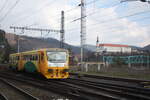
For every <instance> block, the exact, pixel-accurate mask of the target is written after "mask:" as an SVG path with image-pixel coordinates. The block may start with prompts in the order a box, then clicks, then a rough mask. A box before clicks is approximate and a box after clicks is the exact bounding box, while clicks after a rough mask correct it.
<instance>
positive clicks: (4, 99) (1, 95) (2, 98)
mask: <svg viewBox="0 0 150 100" xmlns="http://www.w3.org/2000/svg"><path fill="white" fill-rule="evenodd" d="M0 100H8V98H7V97H6V96H5V95H4V94H2V93H0Z"/></svg>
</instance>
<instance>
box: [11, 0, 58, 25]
mask: <svg viewBox="0 0 150 100" xmlns="http://www.w3.org/2000/svg"><path fill="white" fill-rule="evenodd" d="M55 1H56V0H53V1H51V2H48V3H46V4H45V5H43V6H41V7H40V8H39V9H38V10H36V11H34V12H32V15H31V14H30V15H26V16H23V17H22V18H20V19H17V20H16V21H15V22H14V23H17V22H20V21H25V20H27V19H29V18H30V17H33V16H35V15H36V14H37V13H41V11H42V10H43V9H44V7H46V6H48V5H51V4H53V3H54V2H55ZM14 23H13V24H14Z"/></svg>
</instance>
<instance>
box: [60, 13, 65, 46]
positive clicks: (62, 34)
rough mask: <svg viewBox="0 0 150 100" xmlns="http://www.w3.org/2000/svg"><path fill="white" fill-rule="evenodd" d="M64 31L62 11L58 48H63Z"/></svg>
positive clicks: (62, 14)
mask: <svg viewBox="0 0 150 100" xmlns="http://www.w3.org/2000/svg"><path fill="white" fill-rule="evenodd" d="M64 36H65V30H64V11H61V30H60V48H64V40H65V37H64Z"/></svg>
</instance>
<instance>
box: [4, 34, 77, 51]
mask: <svg viewBox="0 0 150 100" xmlns="http://www.w3.org/2000/svg"><path fill="white" fill-rule="evenodd" d="M6 38H7V40H8V42H9V44H10V45H11V47H13V48H15V49H16V50H17V40H18V39H17V38H18V37H17V35H15V34H10V33H7V34H6ZM59 46H60V41H58V40H56V39H53V38H47V39H43V38H37V37H29V36H20V52H23V51H29V50H35V49H40V48H59ZM65 48H67V49H68V48H70V49H71V50H72V51H73V53H75V54H79V53H80V47H77V46H72V45H69V44H66V43H65Z"/></svg>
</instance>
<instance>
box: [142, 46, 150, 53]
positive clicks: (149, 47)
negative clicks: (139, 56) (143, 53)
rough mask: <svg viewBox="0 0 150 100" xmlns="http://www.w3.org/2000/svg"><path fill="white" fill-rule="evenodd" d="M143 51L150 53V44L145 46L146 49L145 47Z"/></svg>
mask: <svg viewBox="0 0 150 100" xmlns="http://www.w3.org/2000/svg"><path fill="white" fill-rule="evenodd" d="M143 50H148V51H149V52H150V44H149V45H147V46H145V47H143Z"/></svg>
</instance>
